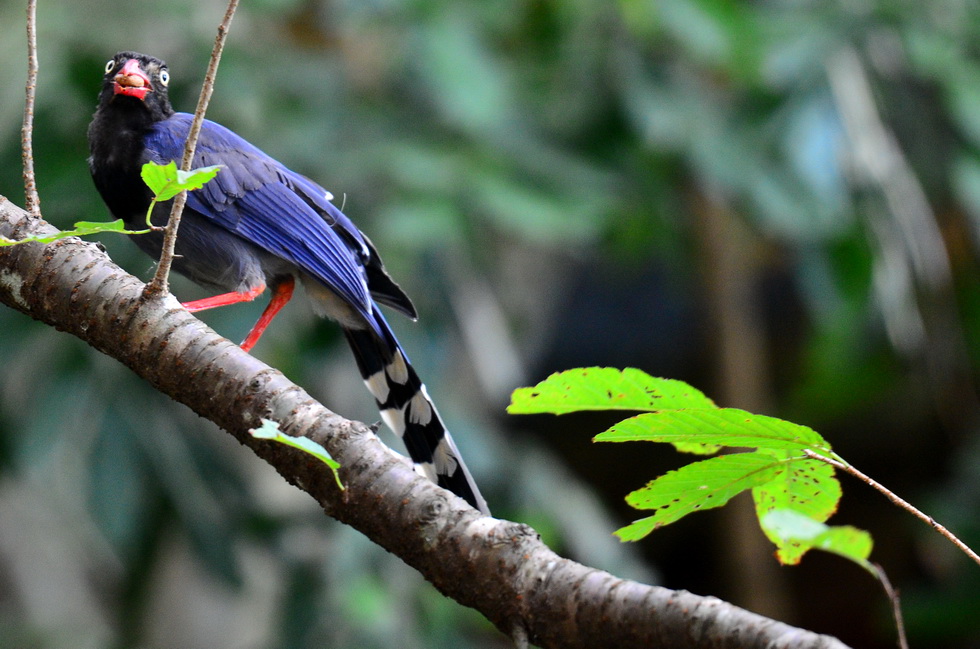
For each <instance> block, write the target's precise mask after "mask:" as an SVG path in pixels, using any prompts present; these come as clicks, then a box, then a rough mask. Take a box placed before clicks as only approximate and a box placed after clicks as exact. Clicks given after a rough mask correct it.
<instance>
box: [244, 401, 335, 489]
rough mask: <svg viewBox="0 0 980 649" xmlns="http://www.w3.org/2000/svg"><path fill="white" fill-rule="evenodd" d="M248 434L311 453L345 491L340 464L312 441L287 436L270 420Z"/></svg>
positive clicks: (263, 421)
mask: <svg viewBox="0 0 980 649" xmlns="http://www.w3.org/2000/svg"><path fill="white" fill-rule="evenodd" d="M248 432H249V434H250V435H251V436H252V437H254V438H256V439H267V440H270V441H273V442H279V443H280V444H285V445H286V446H292V447H293V448H296V449H299V450H301V451H303V452H304V453H309V454H310V455H312V456H313V457H315V458H316V459H318V460H320V461H321V462H323V463H324V464H326V465H327V466H328V467H330V470H331V471H333V477H334V480H336V481H337V486H338V487H339V488H340V490H341V491H343V490H344V485H343V483H341V482H340V474H339V473H337V469H339V468H340V463H339V462H337V460H335V459H333V458H332V457H330V453H328V452H327V449H325V448H323V447H322V446H320V445H319V444H317V443H316V442H314V441H313V440H312V439H309V438H307V437H293V436H291V435H287V434H286V433H284V432H282V431H281V430H279V424H277V423H276V422H274V421H272V420H270V419H263V420H262V425H261V426H260V427H258V428H254V429H252V430H249V431H248Z"/></svg>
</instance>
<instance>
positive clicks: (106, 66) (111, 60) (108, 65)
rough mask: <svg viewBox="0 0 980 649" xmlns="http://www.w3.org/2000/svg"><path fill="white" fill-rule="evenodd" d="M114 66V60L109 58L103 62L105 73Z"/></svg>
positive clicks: (110, 70)
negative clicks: (106, 61)
mask: <svg viewBox="0 0 980 649" xmlns="http://www.w3.org/2000/svg"><path fill="white" fill-rule="evenodd" d="M115 67H116V60H115V59H109V62H108V63H106V64H105V73H106V74H109V73H110V72H112V71H113V69H114V68H115Z"/></svg>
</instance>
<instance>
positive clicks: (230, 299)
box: [88, 51, 490, 514]
mask: <svg viewBox="0 0 980 649" xmlns="http://www.w3.org/2000/svg"><path fill="white" fill-rule="evenodd" d="M169 83H170V71H169V69H168V68H167V64H166V63H165V62H164V61H162V60H161V59H158V58H156V57H153V56H149V55H146V54H141V53H139V52H132V51H125V52H119V53H117V54H116V55H115V56H113V57H112V58H111V59H109V61H108V62H107V63H106V65H105V72H104V76H103V79H102V85H101V90H100V93H99V98H98V104H97V108H96V110H95V114H94V116H93V118H92V121H91V123H90V125H89V128H88V141H89V150H90V156H89V158H88V164H89V170H90V171H91V174H92V179H93V181H94V183H95V187H96V189H97V190H98V192H99V194H100V195H101V197H102V200H103V201H104V202H105V204H106V207H107V208H108V210H109V212H110V213H111V214H112V216H113V217H114V218H117V219H122V220H123V222H124V223H125V224H126V225H127V226H128V227H130V228H135V227H140V226H144V227H145V223H146V215H147V210H148V209H149V207H150V203H151V199H152V195H151V192H150V189H149V187H147V185H146V184H145V183H144V182H143V180H142V178H141V176H140V171H141V168H142V166H143V165H144V164H145V163H147V162H149V161H153V162H156V163H159V164H167V163H169V162H171V161H179V160H180V159H181V158H182V156H183V150H184V145H185V142H186V140H187V136H188V133H189V131H190V126H191V121H192V119H193V118H192V116H191V115H189V114H187V113H181V112H176V111H175V110H174V108H173V106H172V105H171V102H170V98H169V95H168V91H167V87H168V85H169ZM211 165H220V170H219V172H218V174H217V176H216V177H215V178H214V179H213V180H211V181H210V182H208V183H206V184H205V185H204V186H203V187H202V188H200V189H198V190H195V191H191V192H188V195H187V203H186V207H185V210H184V213H183V216H182V219H181V223H180V228H179V230H178V235H177V241H176V247H175V254H176V257H175V259H174V262H173V269H174V270H175V271H176V272H178V273H180V274H182V275H184V276H186V277H188V278H189V279H190V280H192V281H193V282H195V283H196V284H198V285H200V286H202V287H204V288H206V289H208V290H212V291H215V293H216V294H215V295H213V296H211V297H207V298H203V299H199V300H194V301H190V302H184V303H183V306H184V307H185V308H186V309H187V310H188V311H191V312H196V311H202V310H205V309H210V308H214V307H219V306H226V305H230V304H235V303H238V302H247V301H251V300H254V299H255V298H257V297H258V296H259V295H261V294H262V293H263V292H265V290H266V289H267V288H268V289H269V290H270V291H271V299H270V301H269V304H268V306H267V307H266V308H265V310H264V311H263V313H262V315H261V317H260V318H259V320H258V321H257V322H256V323H255V326H254V327H253V328H252V330H251V331H250V332H249V334H248V335H247V336H246V338H245V340H244V341H243V342H242V344H241V347H242V349H244V350H246V351H249V350H251V349H252V347H253V346H254V345H255V343H256V342H257V341H258V340H259V337H260V336H261V335H262V333H263V331H265V329H266V327H268V326H269V323H270V322H271V321H272V319H273V318H274V317H275V315H276V314H277V313H278V312H279V310H280V309H282V307H283V306H285V304H286V303H287V302H288V301H289V299H290V298H291V297H292V295H293V290H294V287H295V285H296V282H297V280H298V281H299V283H300V284H302V285H303V288H304V290H305V292H306V294H307V295H308V297H309V298H310V302H311V304H312V306H313V309H314V311H315V312H316V313H317V315H319V316H321V317H326V318H330V319H332V320H334V321H336V322H337V323H338V324H339V326H340V328H341V329H342V331H343V333H344V336H345V338H346V339H347V342H348V344H349V346H350V348H351V350H352V351H353V355H354V359H355V362H356V364H357V367H358V369H359V371H360V374H361V377H362V378H363V380H364V383H365V384H366V385H367V388H368V390H369V391H370V392H371V394H372V395H373V396H374V399H375V401H376V402H377V406H378V409H379V410H380V413H381V418H382V419H383V420H384V422H385V423H386V424H387V425H388V427H389V428H391V429H392V430H393V431H394V432H395V433H396V434H397V435H398V436H399V437H401V439H402V440H403V441H404V444H405V447H406V449H407V450H408V453H409V456H410V457H411V458H412V461H413V463H414V468H415V470H416V472H417V473H419V474H421V475H423V476H425V477H427V478H429V479H430V480H431V481H432V482H435V483H436V484H438V485H439V486H441V487H443V488H445V489H448V490H449V491H451V492H453V493H455V494H456V495H458V496H460V497H462V498H463V499H464V500H466V501H467V502H468V503H469V504H470V505H471V506H473V507H474V508H476V509H478V510H480V511H481V512H482V513H484V514H489V513H490V512H489V509H488V507H487V504H486V500H485V499H484V498H483V496H482V495H481V494H480V490H479V488H478V487H477V485H476V483H475V481H474V480H473V477H472V475H471V474H470V471H469V469H468V468H467V467H466V465H465V464H464V463H463V460H462V457H461V456H460V453H459V450H458V449H457V447H456V444H455V442H454V441H453V439H452V437H451V436H450V434H449V431H448V430H447V429H446V426H445V424H444V423H443V421H442V418H441V417H440V416H439V413H438V412H437V411H436V407H435V404H434V403H433V402H432V399H431V398H430V397H429V395H428V392H427V391H426V388H425V385H424V384H423V383H422V381H421V380H420V379H419V376H418V373H417V372H416V371H415V369H414V368H413V367H412V364H411V363H410V362H409V359H408V355H407V354H406V353H405V351H404V349H403V348H402V346H401V344H400V343H399V342H398V339H397V338H395V335H394V333H393V332H392V330H391V328H390V326H389V325H388V322H387V321H386V320H385V317H384V315H383V314H382V312H381V310H380V308H379V305H385V306H387V307H390V308H391V309H393V310H394V311H396V312H399V313H401V314H403V315H405V316H408V317H409V318H411V319H412V320H415V319H416V318H417V317H418V314H417V313H416V310H415V307H414V306H413V304H412V301H411V300H410V299H409V297H408V296H407V295H406V294H405V292H404V291H403V290H402V289H401V287H399V286H398V284H397V283H395V281H394V280H393V279H392V278H391V276H390V275H389V274H388V272H387V270H386V269H385V266H384V263H382V260H381V257H380V256H379V255H378V251H377V250H376V249H375V246H374V244H373V243H372V242H371V240H370V239H368V237H367V236H366V235H365V234H364V233H362V232H361V231H360V230H359V229H358V228H357V227H356V226H355V225H354V223H353V222H352V221H351V220H350V219H349V218H348V217H347V216H346V215H345V214H344V213H343V212H341V210H340V209H338V208H337V207H336V206H335V205H334V204H333V203H332V198H333V195H332V194H331V193H330V192H328V191H327V190H326V189H324V188H323V187H321V186H320V185H318V184H317V183H316V182H314V181H313V180H311V179H309V178H307V177H306V176H303V175H301V174H299V173H296V172H294V171H292V170H290V169H289V168H287V167H286V166H285V165H284V164H282V163H281V162H278V161H277V160H275V159H273V158H272V157H271V156H269V155H267V154H266V153H264V152H263V151H261V150H260V149H259V148H258V147H256V146H254V145H252V144H250V143H249V142H247V141H246V140H245V139H244V138H242V137H240V136H239V135H237V134H235V133H234V132H232V131H231V130H229V129H227V128H225V127H224V126H221V125H220V124H218V123H216V122H213V121H210V120H204V122H203V125H202V127H201V131H200V136H199V139H198V142H197V148H196V153H195V155H194V160H193V165H192V166H193V167H194V168H198V167H205V166H211ZM171 204H172V200H171V201H165V202H160V203H158V204H157V205H156V206H155V207H154V209H153V212H152V216H151V223H152V224H153V225H155V226H161V225H165V224H166V222H167V218H168V216H169V213H170V208H171ZM130 238H131V239H132V240H133V241H134V242H135V244H136V246H137V247H139V248H140V249H141V250H142V251H143V252H145V253H147V254H149V255H151V256H152V257H154V258H159V256H160V252H161V249H162V245H163V233H162V232H161V231H160V230H159V229H154V230H153V231H151V232H148V233H146V234H139V235H131V236H130Z"/></svg>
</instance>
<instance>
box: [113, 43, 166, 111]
mask: <svg viewBox="0 0 980 649" xmlns="http://www.w3.org/2000/svg"><path fill="white" fill-rule="evenodd" d="M169 83H170V72H169V71H168V70H167V64H166V63H164V62H163V61H161V60H160V59H157V58H154V57H152V56H147V55H146V54H140V53H139V52H119V53H118V54H116V55H115V56H114V57H112V58H111V59H109V61H108V62H107V63H106V64H105V77H104V78H103V80H102V92H101V93H100V94H99V106H100V107H105V106H109V105H112V106H113V107H118V108H128V109H130V110H146V111H148V112H149V117H150V118H151V120H152V121H158V120H162V119H166V118H167V117H169V116H170V115H172V114H173V112H174V109H173V108H172V107H171V106H170V98H169V97H168V96H167V84H169Z"/></svg>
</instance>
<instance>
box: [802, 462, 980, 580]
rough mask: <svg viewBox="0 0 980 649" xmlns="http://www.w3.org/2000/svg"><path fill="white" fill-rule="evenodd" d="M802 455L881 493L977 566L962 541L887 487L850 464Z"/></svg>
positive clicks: (979, 561) (968, 547)
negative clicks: (944, 538)
mask: <svg viewBox="0 0 980 649" xmlns="http://www.w3.org/2000/svg"><path fill="white" fill-rule="evenodd" d="M804 453H806V456H807V457H809V458H812V459H814V460H820V461H821V462H826V463H827V464H829V465H830V466H832V467H834V468H836V469H840V470H841V471H844V472H845V473H850V474H851V475H852V476H854V477H855V478H857V479H858V480H860V481H861V482H863V483H865V484H866V485H868V486H869V487H871V488H873V489H877V490H878V491H880V492H881V493H883V494H884V495H885V497H886V498H888V500H890V501H892V502H893V503H895V504H896V505H898V506H899V507H901V508H902V509H904V510H905V511H907V512H909V513H910V514H912V515H913V516H915V517H916V518H918V519H920V520H922V521H924V522H925V523H926V524H927V525H929V526H930V527H932V528H933V529H934V530H936V531H937V532H939V533H940V534H942V535H943V536H945V537H946V538H947V539H948V540H949V542H950V543H952V544H953V545H955V546H956V547H958V548H959V549H960V550H962V551H963V552H964V553H966V555H967V556H968V557H970V558H971V559H973V560H974V561H975V562H977V563H978V564H980V556H978V555H977V553H976V552H974V551H973V550H972V549H971V548H970V546H968V545H967V544H966V543H964V542H963V541H961V540H959V539H958V538H956V536H955V535H954V534H953V533H952V532H950V531H949V530H948V529H946V528H945V527H943V526H942V525H941V524H939V523H937V522H936V520H935V519H934V518H933V517H932V516H929V515H928V514H924V513H923V512H921V511H919V510H918V509H916V508H915V507H914V506H913V505H912V504H911V503H909V502H908V501H905V500H903V499H902V498H901V497H899V496H898V495H897V494H895V493H894V492H892V491H890V490H889V489H888V488H887V487H885V486H884V485H882V484H880V483H879V482H878V481H876V480H875V479H874V478H871V477H870V476H867V475H865V474H864V473H861V472H860V471H858V470H857V469H855V468H854V467H853V466H851V465H850V464H844V463H843V462H838V461H837V460H833V459H831V458H829V457H825V456H823V455H820V454H819V453H814V452H813V451H811V450H809V449H807V450H806V451H804Z"/></svg>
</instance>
